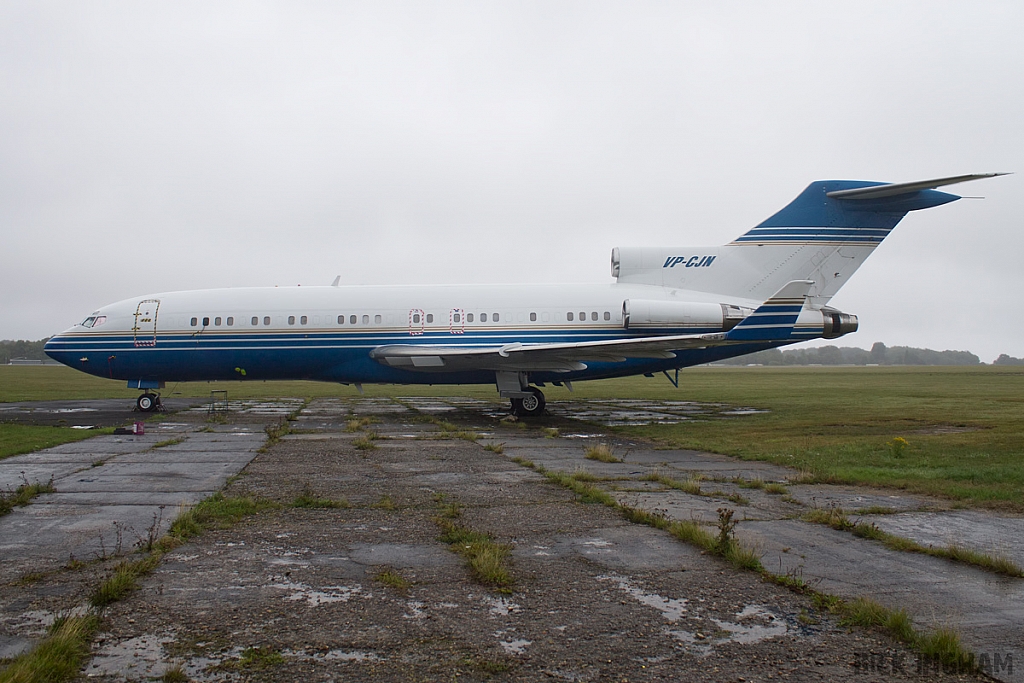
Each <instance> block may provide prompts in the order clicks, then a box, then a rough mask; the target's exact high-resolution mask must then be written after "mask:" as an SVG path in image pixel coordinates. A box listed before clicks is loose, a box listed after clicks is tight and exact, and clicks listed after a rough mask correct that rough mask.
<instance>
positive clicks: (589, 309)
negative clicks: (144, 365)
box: [62, 284, 760, 335]
mask: <svg viewBox="0 0 1024 683" xmlns="http://www.w3.org/2000/svg"><path fill="white" fill-rule="evenodd" d="M631 298H633V299H645V300H663V301H679V302H701V303H710V304H722V303H726V304H732V305H735V306H744V307H748V308H754V307H756V306H757V305H758V304H759V303H760V302H759V301H753V300H748V299H736V298H735V297H722V296H718V295H715V294H710V293H706V292H693V291H686V290H678V289H670V288H665V287H657V286H646V285H621V284H604V285H537V284H532V285H412V286H370V285H366V286H340V287H324V286H316V287H305V286H298V287H246V288H230V289H206V290H193V291H181V292H164V293H158V294H148V295H144V296H139V297H133V298H131V299H125V300H123V301H119V302H116V303H113V304H109V305H107V306H103V307H102V308H100V309H98V310H97V311H94V312H93V313H92V314H91V315H90V317H92V318H96V317H103V318H105V320H104V321H103V323H102V324H101V325H97V326H95V327H90V328H89V329H91V330H92V331H95V332H97V333H99V332H102V333H104V334H110V333H113V332H115V331H118V332H129V331H132V330H133V329H134V328H135V327H136V325H137V322H136V318H137V316H136V314H137V313H138V311H139V304H140V302H144V301H153V302H159V309H158V310H157V309H155V308H154V312H155V314H156V316H157V319H156V320H154V321H152V324H148V325H147V324H146V323H143V325H144V326H148V327H149V329H151V330H152V329H153V328H154V327H155V328H156V329H157V330H158V331H159V332H161V333H171V332H192V333H198V332H200V331H202V333H203V334H212V333H216V332H218V331H224V332H233V331H244V330H246V329H257V330H260V331H271V330H287V331H297V330H310V331H324V330H330V331H335V330H347V329H353V328H354V329H359V330H374V329H375V330H381V331H383V330H389V331H407V332H408V333H410V334H412V335H418V334H420V333H421V332H431V331H434V332H449V333H454V334H463V333H467V332H472V331H474V330H480V331H488V330H490V331H497V330H505V331H510V332H511V331H512V330H522V331H526V330H530V329H536V330H541V329H544V328H549V329H550V328H552V327H557V328H566V327H569V328H572V329H581V330H582V329H587V328H604V329H608V328H619V329H621V328H622V326H623V312H622V306H623V302H624V301H626V300H628V299H631ZM727 298H729V299H732V300H731V301H726V300H725V299H727ZM417 315H419V316H421V319H419V320H415V322H414V319H415V317H416V316H417ZM353 316H354V317H353ZM204 320H205V321H206V323H205V324H204ZM353 320H354V322H353ZM254 323H255V324H254ZM83 332H86V328H84V327H83V326H82V325H81V324H79V325H76V326H75V327H73V328H71V329H69V330H67V331H66V332H64V333H62V334H74V333H78V334H81V333H83Z"/></svg>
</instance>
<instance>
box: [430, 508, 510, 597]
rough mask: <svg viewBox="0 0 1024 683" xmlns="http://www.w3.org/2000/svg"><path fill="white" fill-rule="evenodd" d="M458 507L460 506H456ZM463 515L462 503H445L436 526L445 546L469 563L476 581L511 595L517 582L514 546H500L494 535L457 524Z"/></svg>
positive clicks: (435, 519)
mask: <svg viewBox="0 0 1024 683" xmlns="http://www.w3.org/2000/svg"><path fill="white" fill-rule="evenodd" d="M456 506H457V507H456ZM461 515H462V507H461V506H460V505H458V503H445V504H444V506H443V507H442V508H441V510H440V514H439V515H438V516H437V517H435V518H434V523H435V524H437V526H438V528H439V529H440V530H441V535H440V536H439V537H438V540H440V541H441V542H442V543H447V544H448V548H449V549H450V550H451V551H452V552H455V553H458V554H459V555H462V557H463V558H464V559H465V561H466V566H467V567H468V568H469V570H470V573H471V574H472V575H473V578H474V579H476V580H477V581H478V582H479V583H481V584H483V585H485V586H489V587H490V588H493V589H495V590H496V591H498V592H499V593H511V592H512V587H513V586H514V585H515V580H514V578H513V577H512V573H511V571H510V570H509V567H508V561H509V556H510V554H511V552H512V547H511V546H510V545H507V544H504V543H496V542H495V541H494V540H493V539H492V538H491V537H490V535H488V534H486V533H483V532H481V531H476V530H474V529H471V528H469V527H468V526H466V525H464V524H462V523H460V522H458V521H456V520H457V519H458V518H460V517H461Z"/></svg>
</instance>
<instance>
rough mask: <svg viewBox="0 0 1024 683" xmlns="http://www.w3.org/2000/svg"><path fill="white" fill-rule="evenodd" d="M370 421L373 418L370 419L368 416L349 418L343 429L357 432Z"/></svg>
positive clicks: (368, 424) (367, 425)
mask: <svg viewBox="0 0 1024 683" xmlns="http://www.w3.org/2000/svg"><path fill="white" fill-rule="evenodd" d="M372 422H373V420H371V419H370V418H368V417H360V418H357V419H354V420H349V421H348V422H346V423H345V431H346V432H349V433H350V434H351V433H353V432H358V431H359V430H361V429H363V428H365V427H369V426H370V424H371V423H372Z"/></svg>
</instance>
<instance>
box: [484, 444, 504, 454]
mask: <svg viewBox="0 0 1024 683" xmlns="http://www.w3.org/2000/svg"><path fill="white" fill-rule="evenodd" d="M484 450H485V451H490V452H491V453H497V454H498V455H501V454H502V453H504V452H505V444H503V443H489V444H485V445H484Z"/></svg>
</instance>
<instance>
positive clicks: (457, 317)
mask: <svg viewBox="0 0 1024 683" xmlns="http://www.w3.org/2000/svg"><path fill="white" fill-rule="evenodd" d="M462 315H463V314H461V313H452V322H455V323H461V322H462ZM579 315H580V317H579V320H580V322H585V321H586V320H587V312H586V311H580V314H579ZM423 317H424V318H426V322H427V323H432V322H434V314H433V313H427V314H426V315H424V316H423ZM465 317H466V320H465V322H467V323H471V322H473V320H474V316H473V314H472V313H466V314H465ZM565 317H566V320H568V321H569V322H572V321H573V320H574V318H575V315H574V314H573V312H572V311H569V312H568V313H566V314H565ZM603 317H604V319H605V320H611V319H612V314H611V313H610V312H608V311H605V312H604V316H603ZM490 319H491V321H493V322H499V321H500V320H501V317H500V316H499V315H498V314H497V313H492V314H491V316H490ZM546 319H547V316H545V320H546ZM590 319H591V320H594V321H596V320H598V319H599V316H598V314H597V311H591V312H590ZM381 320H382V319H381V316H380V315H379V314H378V315H375V316H373V322H374V324H376V325H380V323H381ZM221 321H222V319H221V317H220V316H216V317H215V318H214V319H213V324H214V326H215V327H220V325H221ZM420 321H421V317H420V314H419V313H414V314H413V315H412V322H413V324H416V325H419V324H420ZM223 322H225V323H226V324H227V325H228V326H229V327H231V326H233V325H234V324H235V319H234V317H232V316H228V317H227V320H224V321H223ZM358 322H359V316H356V315H350V316H349V317H348V324H349V325H355V324H356V323H358ZM480 322H482V323H485V322H487V314H486V313H481V314H480ZM530 322H537V314H536V313H533V312H531V313H530ZM308 323H309V316H305V315H301V316H299V324H300V325H306V324H308ZM362 323H363V324H364V325H369V324H370V316H369V315H365V314H364V315H363V316H362ZM83 324H84V323H83ZM191 324H192V327H197V326H198V325H199V318H192V321H191ZM250 324H251V325H252V326H253V327H256V326H257V325H259V324H260V319H259V316H255V315H254V316H253V317H252V320H251V321H250ZM263 324H264V325H270V316H269V315H267V316H264V317H263ZM288 324H289V325H294V324H295V316H294V315H290V316H288ZM338 324H339V325H344V324H345V316H344V315H339V316H338ZM209 326H210V318H209V317H204V318H203V327H209Z"/></svg>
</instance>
